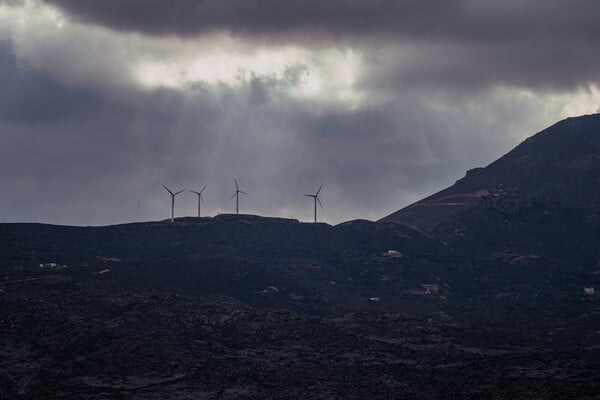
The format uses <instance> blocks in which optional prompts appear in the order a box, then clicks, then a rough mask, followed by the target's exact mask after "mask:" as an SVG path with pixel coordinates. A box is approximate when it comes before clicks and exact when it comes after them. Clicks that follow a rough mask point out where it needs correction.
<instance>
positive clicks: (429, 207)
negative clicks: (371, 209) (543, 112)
mask: <svg viewBox="0 0 600 400" xmlns="http://www.w3.org/2000/svg"><path fill="white" fill-rule="evenodd" d="M506 194H511V195H518V196H519V197H521V198H543V199H546V200H548V201H552V202H558V203H563V204H573V203H575V204H579V205H585V206H598V205H600V114H594V115H586V116H582V117H576V118H568V119H565V120H563V121H560V122H558V123H556V124H555V125H553V126H551V127H549V128H547V129H545V130H543V131H541V132H539V133H538V134H536V135H534V136H532V137H530V138H529V139H527V140H525V141H524V142H523V143H521V144H520V145H518V146H517V147H516V148H515V149H513V150H512V151H510V152H509V153H508V154H506V155H505V156H503V157H501V158H500V159H498V160H497V161H495V162H493V163H492V164H490V165H488V166H487V167H485V168H476V169H472V170H470V171H468V172H467V174H466V176H465V177H464V178H462V179H460V180H458V181H457V182H456V183H455V184H454V185H452V186H451V187H449V188H447V189H444V190H442V191H440V192H438V193H436V194H434V195H431V196H429V197H427V198H425V199H423V200H421V201H418V202H416V203H414V204H412V205H410V206H408V207H405V208H403V209H401V210H399V211H397V212H395V213H393V214H391V215H388V216H387V217H385V218H383V219H382V221H385V222H401V223H406V224H409V225H414V226H417V227H421V228H427V227H430V226H432V225H435V224H437V223H439V222H441V221H443V220H444V219H446V218H447V217H449V216H450V215H453V214H456V213H458V212H461V211H464V210H465V209H467V208H469V207H470V206H472V205H474V204H477V203H478V202H479V200H480V199H481V198H482V197H487V196H494V195H506Z"/></svg>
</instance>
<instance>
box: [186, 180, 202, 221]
mask: <svg viewBox="0 0 600 400" xmlns="http://www.w3.org/2000/svg"><path fill="white" fill-rule="evenodd" d="M204 189H206V185H204V187H203V188H202V190H201V191H199V192H196V191H194V190H189V192H192V193H196V194H197V195H198V218H200V203H202V204H204V199H203V198H202V192H204Z"/></svg>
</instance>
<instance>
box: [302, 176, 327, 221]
mask: <svg viewBox="0 0 600 400" xmlns="http://www.w3.org/2000/svg"><path fill="white" fill-rule="evenodd" d="M321 189H323V185H321V186H320V187H319V190H317V193H315V194H305V196H306V197H312V198H313V199H314V200H315V224H316V223H317V202H318V203H319V205H320V206H321V208H323V204H321V200H319V193H321Z"/></svg>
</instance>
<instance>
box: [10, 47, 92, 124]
mask: <svg viewBox="0 0 600 400" xmlns="http://www.w3.org/2000/svg"><path fill="white" fill-rule="evenodd" d="M0 88H1V89H0V120H4V121H9V122H21V123H32V122H34V123H41V122H48V121H54V120H58V119H64V118H81V117H82V116H84V115H86V114H89V113H92V112H93V111H94V110H95V109H97V108H98V107H99V105H100V103H101V101H102V100H101V98H100V96H99V95H98V94H96V93H94V92H92V91H90V90H85V89H81V88H70V87H66V86H64V85H62V84H60V83H59V82H57V81H56V80H55V79H53V78H52V77H51V76H50V75H47V74H45V73H44V72H41V71H38V70H36V69H34V68H32V67H30V66H28V65H25V64H19V63H17V59H16V57H15V54H14V51H13V47H12V45H11V44H10V43H9V42H4V43H1V42H0Z"/></svg>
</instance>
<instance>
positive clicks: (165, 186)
mask: <svg viewBox="0 0 600 400" xmlns="http://www.w3.org/2000/svg"><path fill="white" fill-rule="evenodd" d="M163 187H164V188H165V189H166V190H167V192H169V193H171V196H173V192H171V190H169V188H168V187H167V186H165V185H163Z"/></svg>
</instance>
